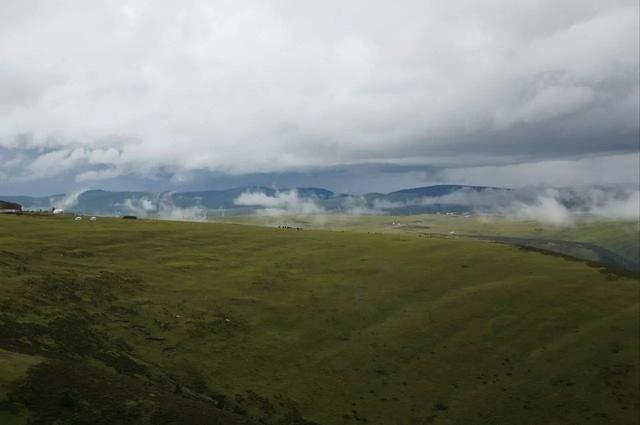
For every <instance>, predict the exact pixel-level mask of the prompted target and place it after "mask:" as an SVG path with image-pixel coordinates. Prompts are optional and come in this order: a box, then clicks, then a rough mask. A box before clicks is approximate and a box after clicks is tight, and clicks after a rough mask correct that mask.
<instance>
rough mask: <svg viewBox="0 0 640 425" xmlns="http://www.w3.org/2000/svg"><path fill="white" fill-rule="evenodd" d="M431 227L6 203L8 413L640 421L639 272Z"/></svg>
mask: <svg viewBox="0 0 640 425" xmlns="http://www.w3.org/2000/svg"><path fill="white" fill-rule="evenodd" d="M386 219H388V218H386ZM401 224H402V221H401ZM414 224H418V223H414ZM423 225H428V224H424V223H423ZM353 226H356V225H355V224H354V225H353ZM346 227H348V226H346V225H345V228H346ZM459 228H461V227H457V228H456V229H452V230H457V231H460V232H462V230H458V229H459ZM344 230H346V229H344ZM534 231H535V230H534ZM447 232H448V229H447ZM433 233H434V234H433V235H432V237H428V238H427V237H424V235H422V236H421V235H420V232H417V233H414V232H405V231H400V230H398V231H396V230H393V231H392V232H389V233H380V234H376V233H374V232H370V233H367V232H365V231H362V232H352V231H344V232H336V231H333V232H328V231H320V230H304V231H297V230H291V229H278V228H268V227H255V226H241V225H233V224H211V223H179V222H162V221H152V220H136V221H134V220H131V221H129V220H118V219H99V220H98V221H96V222H90V221H86V220H84V221H81V222H75V221H73V220H72V219H71V218H69V217H0V421H3V423H4V422H7V423H16V424H17V423H24V422H25V421H27V420H31V422H32V423H36V424H37V423H41V424H45V423H53V422H55V421H57V422H56V423H59V424H65V423H104V424H107V423H109V424H112V423H203V424H205V423H230V424H234V423H239V424H240V423H266V424H269V423H290V424H296V423H298V424H304V423H310V421H313V422H316V423H320V424H358V423H372V424H429V423H435V424H536V425H538V424H543V423H544V424H567V423H569V424H584V423H603V424H605V423H610V424H613V423H615V424H637V423H638V419H637V418H638V414H639V412H640V405H639V403H638V400H640V394H639V392H640V390H639V387H640V375H639V373H640V372H639V371H640V369H639V367H640V364H639V355H640V347H639V344H640V341H639V336H638V335H639V332H640V324H639V321H638V315H639V313H640V292H639V291H640V286H639V282H638V278H637V276H633V275H621V274H617V273H614V272H612V271H610V270H607V269H604V268H598V267H593V266H590V265H587V264H585V263H583V262H579V261H569V260H567V259H564V258H561V257H557V256H550V255H544V254H541V253H538V252H530V251H527V250H522V249H518V248H517V247H513V246H507V245H500V244H493V243H490V242H487V241H480V240H466V239H465V240H458V239H449V238H447V237H444V236H442V237H439V236H438V235H437V234H436V232H433ZM29 418H30V419H29ZM303 418H304V419H303Z"/></svg>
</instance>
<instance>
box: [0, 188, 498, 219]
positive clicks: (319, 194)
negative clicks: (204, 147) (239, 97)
mask: <svg viewBox="0 0 640 425" xmlns="http://www.w3.org/2000/svg"><path fill="white" fill-rule="evenodd" d="M487 190H492V191H508V190H509V189H504V188H493V187H485V186H464V185H436V186H425V187H417V188H411V189H403V190H398V191H394V192H390V193H367V194H364V195H352V194H346V193H334V192H332V191H330V190H327V189H323V188H315V187H300V188H290V189H274V188H269V187H263V186H245V187H237V188H232V189H226V190H205V191H196V192H112V191H106V190H87V191H83V192H79V193H75V194H56V195H50V196H41V197H33V196H0V199H2V200H4V201H9V202H16V203H19V204H21V205H22V206H23V208H25V209H31V210H38V209H51V208H58V209H64V210H66V211H73V212H76V213H81V214H100V215H122V214H132V213H138V214H140V215H143V216H147V215H148V216H154V215H158V214H159V213H160V212H161V211H163V210H174V211H175V210H180V209H200V210H207V211H222V210H224V211H225V213H227V214H245V213H252V212H255V211H256V210H258V209H261V208H265V207H271V208H273V207H275V208H284V209H287V208H292V207H295V205H297V204H301V203H307V204H312V205H315V206H317V207H318V208H319V209H321V210H324V211H327V212H337V213H339V212H348V211H349V210H352V209H354V208H358V209H360V210H361V211H362V212H363V213H366V212H368V211H369V212H371V211H373V210H376V212H377V213H381V212H382V213H384V212H385V211H388V212H392V213H393V214H415V213H425V212H458V213H464V212H468V211H470V207H469V206H468V205H460V204H455V203H452V202H450V201H446V202H444V200H443V202H439V201H438V199H439V198H442V197H445V196H446V195H452V194H454V193H456V192H459V191H463V192H466V193H469V192H471V193H473V192H483V191H487ZM243 194H244V195H246V194H250V195H252V198H251V199H255V204H252V203H251V200H249V201H248V202H247V200H246V199H245V200H244V201H243V202H240V203H239V202H238V199H239V198H240V196H241V195H243ZM256 195H258V196H257V198H256ZM425 200H426V201H425ZM293 212H295V208H294V211H293Z"/></svg>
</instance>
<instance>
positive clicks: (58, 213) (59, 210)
mask: <svg viewBox="0 0 640 425" xmlns="http://www.w3.org/2000/svg"><path fill="white" fill-rule="evenodd" d="M51 213H52V214H53V215H60V214H64V210H63V209H61V208H54V209H53V210H52V211H51Z"/></svg>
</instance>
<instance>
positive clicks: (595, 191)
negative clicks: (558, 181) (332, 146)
mask: <svg viewBox="0 0 640 425" xmlns="http://www.w3.org/2000/svg"><path fill="white" fill-rule="evenodd" d="M434 205H440V206H445V207H446V206H451V207H452V208H453V207H465V208H469V209H471V210H472V211H473V212H475V213H477V214H485V215H501V216H506V217H509V218H512V219H514V220H537V221H540V222H543V223H547V224H552V225H569V224H571V223H573V221H574V220H575V219H576V218H578V217H581V218H589V217H591V218H606V219H620V220H637V219H640V190H639V189H638V187H634V186H618V187H609V188H599V187H584V188H522V189H516V190H502V189H486V190H482V191H476V190H472V189H461V190H459V191H457V192H454V193H452V194H449V195H445V196H440V197H417V198H414V199H410V200H407V201H400V202H398V201H387V200H384V199H382V200H379V199H376V200H374V201H373V208H374V209H375V210H380V211H384V212H387V213H388V212H391V211H393V210H399V209H401V208H407V207H428V206H434Z"/></svg>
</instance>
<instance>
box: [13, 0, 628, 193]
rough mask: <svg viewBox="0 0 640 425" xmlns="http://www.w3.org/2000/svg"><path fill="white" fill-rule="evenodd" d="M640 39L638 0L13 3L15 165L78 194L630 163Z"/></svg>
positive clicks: (71, 0) (28, 176) (26, 173)
mask: <svg viewBox="0 0 640 425" xmlns="http://www.w3.org/2000/svg"><path fill="white" fill-rule="evenodd" d="M534 3H535V5H534ZM638 27H639V23H638V4H637V1H635V0H633V1H631V0H629V1H608V2H602V1H595V0H594V1H577V0H571V1H563V2H561V3H558V2H555V1H551V0H545V1H542V2H532V3H530V4H522V2H518V3H517V4H516V3H514V2H509V1H506V0H492V1H488V2H482V4H480V3H478V2H475V1H470V0H469V1H458V2H424V1H417V0H416V1H412V0H405V1H400V2H393V3H392V2H370V1H359V0H355V1H350V2H347V3H345V2H338V1H326V2H319V3H317V4H307V3H306V2H305V4H304V5H302V4H295V3H293V2H285V1H281V0H271V1H247V2H227V1H204V0H192V1H186V2H183V1H166V2H162V3H160V4H156V3H151V2H148V1H142V0H140V1H118V2H86V1H79V0H65V1H59V2H46V1H35V0H31V1H24V2H5V4H3V13H2V14H1V15H0V56H2V57H3V58H4V61H3V66H2V69H1V70H0V91H1V92H2V93H3V96H2V99H1V100H0V112H2V120H0V147H4V148H6V149H10V150H15V149H18V148H20V149H26V148H29V149H36V150H39V151H40V156H38V157H37V158H36V159H34V160H33V162H32V163H31V164H29V165H28V166H27V167H26V168H24V169H23V170H22V172H23V173H24V178H26V179H34V180H36V179H46V178H50V177H52V176H56V175H61V174H62V173H63V172H65V171H70V172H72V173H75V174H77V177H76V180H77V181H79V182H84V181H88V180H98V179H103V178H113V177H116V176H118V175H124V174H130V173H134V174H137V175H148V174H153V173H154V172H155V171H154V170H157V169H159V168H162V169H166V170H169V171H171V172H175V173H181V172H188V171H189V170H196V169H207V170H214V171H217V172H223V173H231V174H242V173H249V172H274V171H286V170H289V171H291V170H306V169H309V168H314V167H315V168H317V167H325V166H330V165H336V164H355V163H368V162H395V163H398V162H409V163H420V164H431V163H432V162H431V161H439V162H440V163H441V164H444V165H448V164H449V165H450V164H453V163H457V162H459V161H466V162H468V163H469V162H471V163H473V162H474V161H477V162H478V163H486V162H491V161H493V162H499V161H504V160H505V158H509V157H515V158H518V160H519V161H521V160H522V158H523V157H524V158H526V159H527V158H530V157H529V154H530V151H531V149H532V148H531V147H532V146H535V147H537V149H539V151H538V152H537V155H538V157H543V158H544V159H550V158H556V157H558V156H559V155H582V154H601V153H604V152H609V151H630V150H634V149H636V147H634V143H635V141H636V140H637V135H638V132H639V124H638V111H639V106H638V104H639V102H640V101H639V100H638V96H637V90H638V77H637V76H638V62H639V53H638V51H639V48H638ZM17 40H19V42H18V41H17ZM630 93H631V95H630ZM634 93H635V94H636V95H633V94H634ZM540 139H543V140H549V142H548V143H547V144H543V143H540V142H539V140H540ZM496 140H508V141H509V143H501V144H500V143H498V142H496ZM619 140H623V142H620V141H619ZM496 143H498V145H496ZM560 148H561V149H560ZM96 167H97V169H95V168H96ZM105 169H106V170H107V171H104V170H105Z"/></svg>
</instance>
